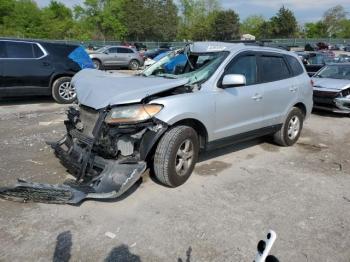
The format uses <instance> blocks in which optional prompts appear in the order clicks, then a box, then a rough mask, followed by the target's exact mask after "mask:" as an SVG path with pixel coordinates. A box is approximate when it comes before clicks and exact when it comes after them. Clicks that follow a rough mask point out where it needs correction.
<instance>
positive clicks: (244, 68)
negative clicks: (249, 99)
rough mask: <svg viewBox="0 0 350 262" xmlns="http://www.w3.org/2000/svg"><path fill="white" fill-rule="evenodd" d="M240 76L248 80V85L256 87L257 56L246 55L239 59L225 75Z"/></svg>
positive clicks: (230, 66)
mask: <svg viewBox="0 0 350 262" xmlns="http://www.w3.org/2000/svg"><path fill="white" fill-rule="evenodd" d="M228 74H239V75H244V76H245V78H246V81H247V82H246V83H247V84H246V85H247V86H248V85H254V84H256V83H257V65H256V56H255V55H246V56H241V57H239V58H237V59H236V60H235V61H234V62H233V63H232V64H231V65H229V67H228V68H227V70H226V72H225V75H228Z"/></svg>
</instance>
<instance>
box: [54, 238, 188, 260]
mask: <svg viewBox="0 0 350 262" xmlns="http://www.w3.org/2000/svg"><path fill="white" fill-rule="evenodd" d="M72 246H73V241H72V234H71V232H70V231H64V232H62V233H60V234H59V235H58V236H57V238H56V246H55V251H54V254H53V258H52V261H53V262H68V261H70V259H71V252H72ZM103 261H105V262H117V261H127V262H141V258H140V257H139V256H138V255H135V254H132V253H131V252H130V250H129V247H128V246H127V245H124V244H122V245H119V246H117V247H114V248H113V249H112V250H111V251H110V252H109V253H108V255H107V256H106V258H105V259H104V260H103ZM179 261H180V260H179ZM181 261H182V260H181ZM186 262H189V260H186Z"/></svg>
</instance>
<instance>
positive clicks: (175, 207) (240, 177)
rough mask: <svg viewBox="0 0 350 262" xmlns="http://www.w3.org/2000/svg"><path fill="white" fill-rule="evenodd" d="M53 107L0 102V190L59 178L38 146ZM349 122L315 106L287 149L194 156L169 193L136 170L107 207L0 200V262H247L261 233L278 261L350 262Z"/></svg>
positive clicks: (56, 118)
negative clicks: (182, 180) (188, 173)
mask: <svg viewBox="0 0 350 262" xmlns="http://www.w3.org/2000/svg"><path fill="white" fill-rule="evenodd" d="M64 110H65V106H60V105H56V104H54V103H53V102H52V101H51V100H39V101H37V100H34V101H33V100H25V101H22V100H15V101H12V102H10V103H6V104H2V105H1V107H0V137H1V144H0V156H1V161H0V176H1V184H2V185H5V184H12V183H14V182H15V180H16V178H18V177H20V178H25V179H28V180H32V181H41V182H50V183H61V182H63V180H65V179H66V178H67V177H68V174H67V172H66V171H65V169H64V168H63V167H62V166H61V165H60V164H59V162H58V160H57V159H56V158H55V157H54V156H53V154H52V151H51V150H50V149H49V148H48V147H47V146H46V145H45V140H54V139H57V138H59V137H60V136H61V135H63V132H64V129H63V123H62V121H63V119H64V117H65V116H64ZM349 123H350V119H349V118H348V117H342V116H337V115H329V114H320V113H317V114H313V115H312V117H311V119H309V121H308V122H307V123H306V125H305V128H304V131H303V134H302V138H301V139H300V141H299V143H298V144H297V145H295V146H294V147H291V148H281V147H278V146H275V145H273V144H270V143H268V142H266V141H264V140H255V141H252V142H248V143H243V144H239V145H236V146H231V147H227V148H224V149H220V150H216V151H212V152H209V153H206V154H204V155H202V156H201V162H200V163H199V164H198V165H197V167H196V172H195V173H194V174H193V176H192V177H191V178H190V180H189V181H188V182H187V183H186V184H185V185H184V186H182V187H179V188H176V189H169V188H166V187H164V186H161V185H159V184H157V183H156V182H155V181H154V180H153V179H152V178H149V177H147V176H146V177H144V179H143V181H142V183H140V184H139V185H138V186H135V187H134V188H133V189H132V190H131V192H128V195H127V196H126V197H124V198H122V199H119V200H116V201H110V202H96V201H85V202H84V203H82V204H81V205H80V206H69V205H46V204H37V203H26V204H23V203H15V202H8V201H5V200H0V208H1V213H0V244H1V245H0V261H50V260H53V261H68V260H70V261H252V260H253V258H254V255H255V248H256V244H257V242H258V240H259V239H260V238H262V237H263V236H264V235H265V233H266V232H267V230H268V229H270V228H271V229H274V230H275V231H276V232H277V234H278V238H277V241H276V244H275V246H274V247H273V254H274V255H276V256H277V257H279V258H280V260H281V261H350V249H349V247H350V233H349V232H350V191H349V188H350V161H349V160H350V150H349V148H350V129H349ZM111 233H112V234H111ZM108 235H109V236H108Z"/></svg>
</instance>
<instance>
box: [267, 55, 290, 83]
mask: <svg viewBox="0 0 350 262" xmlns="http://www.w3.org/2000/svg"><path fill="white" fill-rule="evenodd" d="M260 74H261V82H263V83H266V82H272V81H278V80H282V79H286V78H288V77H290V73H289V69H288V67H287V65H286V63H285V61H284V59H283V57H277V56H262V57H260Z"/></svg>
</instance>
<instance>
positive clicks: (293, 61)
mask: <svg viewBox="0 0 350 262" xmlns="http://www.w3.org/2000/svg"><path fill="white" fill-rule="evenodd" d="M287 61H288V63H289V65H290V67H291V69H292V71H293V75H295V76H297V75H301V74H302V73H304V70H303V67H302V66H301V64H300V62H299V61H298V59H297V58H295V57H293V56H289V55H287Z"/></svg>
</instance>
